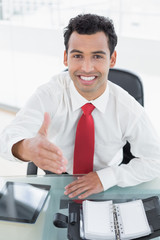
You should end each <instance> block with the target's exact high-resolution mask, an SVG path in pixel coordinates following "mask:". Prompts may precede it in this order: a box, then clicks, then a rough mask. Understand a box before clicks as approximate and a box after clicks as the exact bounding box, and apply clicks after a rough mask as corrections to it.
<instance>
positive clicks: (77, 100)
mask: <svg viewBox="0 0 160 240" xmlns="http://www.w3.org/2000/svg"><path fill="white" fill-rule="evenodd" d="M70 94H71V103H72V109H73V111H76V110H77V109H79V108H81V107H82V106H83V105H84V104H86V103H92V104H93V105H94V106H95V108H97V109H98V110H99V111H100V112H102V113H104V112H105V109H106V106H107V103H108V98H109V85H108V84H107V87H106V90H105V91H104V93H103V94H102V95H101V96H100V97H98V98H96V99H95V100H91V101H88V100H87V99H85V98H84V97H82V95H80V94H79V92H78V91H77V90H76V88H75V86H74V84H73V81H72V80H71V82H70Z"/></svg>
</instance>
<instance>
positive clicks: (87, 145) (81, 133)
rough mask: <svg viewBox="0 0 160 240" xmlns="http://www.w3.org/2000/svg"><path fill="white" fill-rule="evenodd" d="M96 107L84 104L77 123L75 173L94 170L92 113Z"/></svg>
mask: <svg viewBox="0 0 160 240" xmlns="http://www.w3.org/2000/svg"><path fill="white" fill-rule="evenodd" d="M94 108H95V107H94V106H93V105H92V104H91V103H87V104H85V105H84V106H82V110H83V114H82V116H81V118H80V119H79V122H78V125H77V132H76V139H75V147H74V164H73V173H74V174H85V173H89V172H92V171H93V156H94V121H93V117H92V115H91V113H92V111H93V109H94Z"/></svg>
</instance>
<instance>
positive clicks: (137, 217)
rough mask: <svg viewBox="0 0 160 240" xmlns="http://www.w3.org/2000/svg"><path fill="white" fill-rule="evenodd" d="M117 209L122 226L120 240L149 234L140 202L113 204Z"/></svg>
mask: <svg viewBox="0 0 160 240" xmlns="http://www.w3.org/2000/svg"><path fill="white" fill-rule="evenodd" d="M115 205H116V206H118V208H119V212H120V216H121V217H120V221H121V222H122V226H123V234H122V233H121V238H122V239H129V237H132V239H133V238H137V237H139V236H143V235H144V236H145V235H148V234H150V233H151V229H150V227H149V224H148V220H147V217H146V213H145V210H144V206H143V203H142V200H136V201H131V202H125V203H120V204H115Z"/></svg>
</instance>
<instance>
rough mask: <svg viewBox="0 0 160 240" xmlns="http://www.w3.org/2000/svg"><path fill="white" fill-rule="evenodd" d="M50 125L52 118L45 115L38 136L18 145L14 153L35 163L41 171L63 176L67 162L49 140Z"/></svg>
mask: <svg viewBox="0 0 160 240" xmlns="http://www.w3.org/2000/svg"><path fill="white" fill-rule="evenodd" d="M49 124H50V116H49V114H48V113H45V114H44V120H43V123H42V126H41V128H40V129H39V131H38V133H37V135H36V136H35V137H33V138H29V139H24V140H22V141H20V142H18V143H16V144H15V145H14V146H13V148H12V152H13V155H14V156H16V157H18V158H19V159H22V160H24V161H32V162H34V163H35V165H36V166H38V167H40V168H41V169H44V170H48V171H51V172H54V173H57V174H61V173H62V172H66V164H67V160H66V159H65V158H64V157H63V154H62V151H61V150H60V149H59V148H58V147H57V146H56V145H54V144H53V143H51V142H50V141H49V140H48V139H47V132H48V128H49Z"/></svg>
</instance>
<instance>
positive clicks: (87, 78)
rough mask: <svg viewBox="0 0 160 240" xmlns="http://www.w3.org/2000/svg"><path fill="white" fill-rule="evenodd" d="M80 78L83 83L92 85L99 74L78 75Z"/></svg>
mask: <svg viewBox="0 0 160 240" xmlns="http://www.w3.org/2000/svg"><path fill="white" fill-rule="evenodd" d="M78 78H79V80H80V82H81V83H82V84H85V85H91V84H93V83H94V82H95V80H96V79H97V76H83V75H78Z"/></svg>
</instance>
